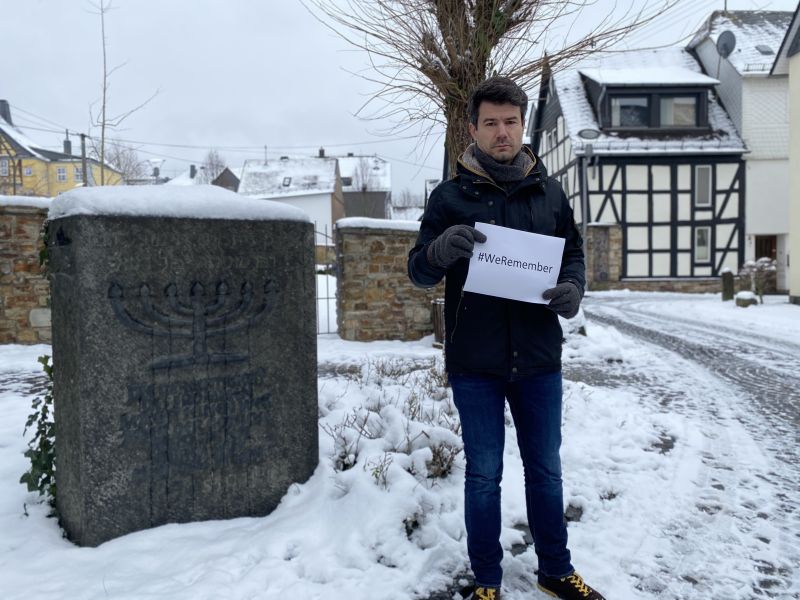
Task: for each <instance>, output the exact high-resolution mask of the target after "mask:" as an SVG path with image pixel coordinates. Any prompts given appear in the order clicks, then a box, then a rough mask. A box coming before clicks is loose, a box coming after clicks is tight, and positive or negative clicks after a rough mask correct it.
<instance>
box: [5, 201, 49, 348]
mask: <svg viewBox="0 0 800 600" xmlns="http://www.w3.org/2000/svg"><path fill="white" fill-rule="evenodd" d="M49 204H50V200H48V199H44V198H22V197H18V196H11V197H8V196H6V197H3V196H0V344H36V343H47V342H49V341H50V308H49V300H50V285H49V283H48V281H47V279H46V277H45V275H44V273H43V272H42V269H41V267H40V266H39V251H40V249H41V247H42V236H41V231H42V223H44V220H45V218H46V217H47V207H48V206H49Z"/></svg>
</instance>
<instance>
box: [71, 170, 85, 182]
mask: <svg viewBox="0 0 800 600" xmlns="http://www.w3.org/2000/svg"><path fill="white" fill-rule="evenodd" d="M73 178H74V179H75V182H76V183H81V182H83V171H82V170H81V168H80V167H75V171H74V172H73Z"/></svg>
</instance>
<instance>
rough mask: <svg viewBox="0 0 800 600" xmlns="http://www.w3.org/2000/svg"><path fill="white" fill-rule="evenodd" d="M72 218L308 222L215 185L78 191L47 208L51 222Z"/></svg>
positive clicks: (288, 209)
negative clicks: (120, 217) (173, 218)
mask: <svg viewBox="0 0 800 600" xmlns="http://www.w3.org/2000/svg"><path fill="white" fill-rule="evenodd" d="M73 215H116V216H128V217H178V218H186V219H233V220H252V221H256V220H258V221H260V220H270V221H309V217H308V215H307V214H306V213H305V212H304V211H302V210H300V209H299V208H296V207H294V206H290V205H288V204H283V203H280V202H271V201H269V200H253V199H251V198H245V197H243V196H240V195H238V194H234V193H233V192H230V191H228V190H225V189H223V188H221V187H218V186H215V185H196V186H191V187H180V186H178V187H166V186H163V185H131V186H125V185H119V186H103V187H86V188H79V189H76V190H72V191H69V192H65V193H63V194H61V195H59V196H58V197H57V198H56V199H55V200H53V203H52V205H51V207H50V218H51V219H58V218H61V217H70V216H73Z"/></svg>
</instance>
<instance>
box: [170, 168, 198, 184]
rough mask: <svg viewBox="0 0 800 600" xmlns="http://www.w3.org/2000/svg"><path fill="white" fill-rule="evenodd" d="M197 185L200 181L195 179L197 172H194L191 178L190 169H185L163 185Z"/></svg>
mask: <svg viewBox="0 0 800 600" xmlns="http://www.w3.org/2000/svg"><path fill="white" fill-rule="evenodd" d="M199 183H200V180H199V178H198V177H197V172H195V174H194V177H192V171H191V169H186V170H185V171H184V172H183V173H181V174H180V175H176V176H175V177H173V178H172V179H170V180H169V181H168V182H167V183H165V184H164V185H198V184H199Z"/></svg>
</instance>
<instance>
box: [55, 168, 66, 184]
mask: <svg viewBox="0 0 800 600" xmlns="http://www.w3.org/2000/svg"><path fill="white" fill-rule="evenodd" d="M56 181H58V182H59V183H64V182H65V181H67V167H56Z"/></svg>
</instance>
